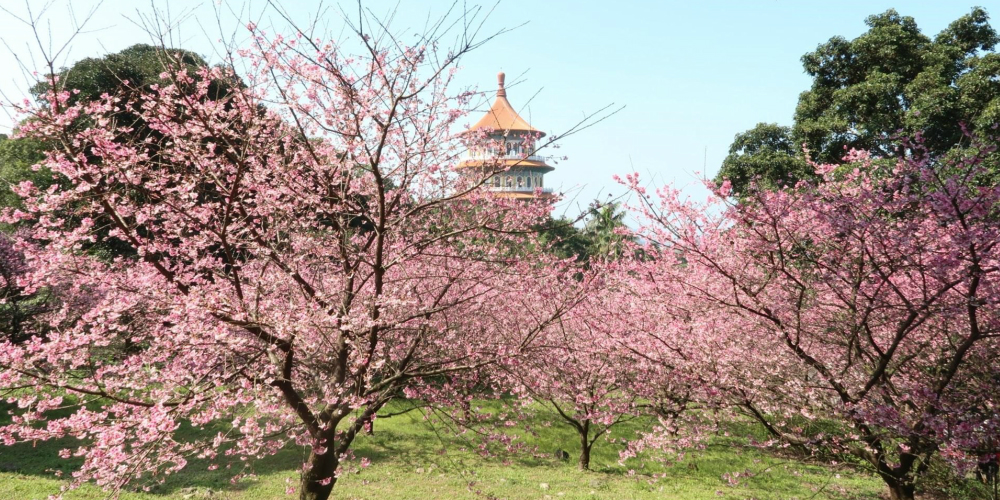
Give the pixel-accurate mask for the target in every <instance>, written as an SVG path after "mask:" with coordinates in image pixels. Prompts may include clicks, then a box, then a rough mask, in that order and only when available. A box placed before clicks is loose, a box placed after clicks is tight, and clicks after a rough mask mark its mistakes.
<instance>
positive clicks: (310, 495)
mask: <svg viewBox="0 0 1000 500" xmlns="http://www.w3.org/2000/svg"><path fill="white" fill-rule="evenodd" d="M337 462H338V457H337V453H336V452H335V451H333V450H332V449H328V450H327V451H326V453H324V454H322V455H317V454H316V452H315V451H313V452H310V453H309V465H310V466H311V467H310V469H309V470H308V471H305V472H303V473H302V480H301V482H300V483H299V488H300V492H299V500H327V499H329V498H330V494H331V493H332V492H333V485H334V484H336V483H337V478H335V477H333V474H334V472H336V470H337V465H339V464H338V463H337ZM326 478H330V482H329V483H328V484H320V483H321V482H322V481H324V480H325V479H326Z"/></svg>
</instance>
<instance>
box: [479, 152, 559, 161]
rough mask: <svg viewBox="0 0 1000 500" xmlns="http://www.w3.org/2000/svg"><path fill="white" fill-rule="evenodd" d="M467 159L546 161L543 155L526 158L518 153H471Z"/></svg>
mask: <svg viewBox="0 0 1000 500" xmlns="http://www.w3.org/2000/svg"><path fill="white" fill-rule="evenodd" d="M465 157H466V159H469V160H483V161H490V160H521V161H537V162H540V163H545V159H546V158H545V157H544V156H541V155H527V156H525V155H522V154H517V153H513V154H506V155H495V154H489V153H472V152H470V153H467V154H466V155H465Z"/></svg>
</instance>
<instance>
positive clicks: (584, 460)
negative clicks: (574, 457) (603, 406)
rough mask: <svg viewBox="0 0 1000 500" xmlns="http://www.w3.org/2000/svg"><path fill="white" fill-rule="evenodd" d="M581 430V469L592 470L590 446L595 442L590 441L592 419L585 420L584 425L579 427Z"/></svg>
mask: <svg viewBox="0 0 1000 500" xmlns="http://www.w3.org/2000/svg"><path fill="white" fill-rule="evenodd" d="M577 430H578V431H580V470H590V448H591V447H592V446H593V445H594V443H592V442H590V439H588V438H589V437H590V420H584V421H583V426H582V427H580V428H579V429H577Z"/></svg>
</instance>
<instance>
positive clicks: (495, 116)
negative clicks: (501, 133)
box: [469, 72, 545, 136]
mask: <svg viewBox="0 0 1000 500" xmlns="http://www.w3.org/2000/svg"><path fill="white" fill-rule="evenodd" d="M503 80H504V74H503V72H501V73H500V74H498V75H497V83H498V84H499V89H497V100H496V101H493V106H491V107H490V110H489V111H487V112H486V116H484V117H483V118H482V119H481V120H479V121H478V122H477V123H476V124H475V125H473V126H472V127H470V128H469V130H476V129H480V128H489V129H495V130H517V131H524V132H533V133H536V134H540V136H544V135H545V132H542V131H541V130H538V129H536V128H534V127H532V126H531V125H530V124H529V123H528V122H527V121H525V120H524V118H521V116H520V115H518V114H517V111H514V107H513V106H511V105H510V101H508V100H507V90H506V89H505V88H504V86H503Z"/></svg>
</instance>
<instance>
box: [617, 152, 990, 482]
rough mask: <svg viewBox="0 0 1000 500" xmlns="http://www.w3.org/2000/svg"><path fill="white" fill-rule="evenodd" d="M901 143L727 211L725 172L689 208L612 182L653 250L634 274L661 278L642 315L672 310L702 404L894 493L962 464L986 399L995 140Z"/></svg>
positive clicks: (986, 410) (979, 430)
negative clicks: (889, 156)
mask: <svg viewBox="0 0 1000 500" xmlns="http://www.w3.org/2000/svg"><path fill="white" fill-rule="evenodd" d="M907 147H908V148H909V150H910V151H914V154H913V155H912V156H910V157H908V158H906V159H904V160H901V161H899V162H898V163H896V164H895V165H890V166H884V164H883V163H881V162H874V163H873V162H872V160H871V159H869V158H868V157H867V156H866V155H864V154H861V153H856V152H852V153H851V154H849V155H848V156H847V157H846V158H845V160H847V161H848V162H855V163H857V164H859V168H857V169H855V170H853V172H850V171H848V172H844V173H841V171H842V170H844V169H841V171H838V173H836V174H835V173H834V169H835V167H834V166H833V165H816V166H815V167H816V169H817V173H818V174H819V175H821V176H824V177H825V182H824V183H822V184H820V185H818V186H816V185H811V184H806V183H800V184H799V185H798V186H796V187H794V188H786V189H782V190H777V191H773V192H768V191H761V192H758V193H754V194H753V195H752V198H751V199H748V200H743V202H741V203H739V204H735V205H734V204H730V203H728V198H727V195H728V194H729V193H728V188H729V186H728V182H724V183H723V184H722V185H721V186H719V187H718V190H717V192H716V193H717V197H715V198H714V199H713V200H710V201H708V202H705V203H699V202H695V201H692V200H690V199H686V198H684V197H682V195H681V194H680V193H679V192H678V191H676V190H672V189H669V188H663V189H660V190H657V192H656V193H655V194H649V193H647V192H646V190H645V189H644V188H643V187H642V186H641V185H640V183H639V179H638V176H636V175H631V176H629V177H628V178H627V179H625V180H624V181H623V182H625V183H626V184H627V185H629V186H631V188H632V189H633V190H634V192H636V193H637V194H638V195H639V196H638V199H639V200H641V202H640V204H639V206H638V207H637V209H638V211H639V212H640V214H641V216H642V217H644V220H645V225H644V227H643V228H642V231H641V233H642V235H643V237H644V238H645V239H646V240H647V241H649V242H651V243H652V242H655V243H656V244H657V245H659V248H665V249H669V251H670V252H669V254H667V253H663V252H661V254H660V255H661V258H660V259H657V260H655V261H653V262H651V263H650V264H651V265H649V266H648V267H647V269H646V270H645V272H646V275H647V276H652V277H655V279H656V280H657V281H658V282H661V283H672V284H673V285H672V286H671V287H667V288H666V289H668V290H670V293H668V294H661V295H659V296H654V297H651V300H650V309H651V310H656V309H658V308H673V309H677V308H678V307H682V308H684V309H686V310H687V311H689V313H690V320H691V321H692V322H693V323H692V324H695V325H698V328H699V330H700V334H701V335H702V336H703V337H704V340H703V341H702V343H703V345H705V346H706V347H707V346H711V348H705V349H699V350H697V351H694V352H696V353H699V356H700V360H699V361H698V362H697V363H695V364H694V365H693V366H695V367H698V368H697V370H698V372H697V374H698V377H699V378H700V379H701V380H704V381H706V382H707V383H710V384H711V387H712V390H713V391H714V393H715V397H717V398H718V400H719V401H721V402H722V403H724V404H726V405H728V406H730V407H732V408H736V409H739V410H741V411H742V412H744V413H745V414H747V415H749V416H751V417H752V418H754V419H756V420H757V421H758V422H759V423H760V424H761V425H762V426H763V427H764V428H766V429H767V431H768V432H769V433H770V434H771V435H772V436H773V439H774V442H775V443H784V444H791V445H795V446H800V447H805V448H807V449H820V450H823V451H824V452H826V453H834V454H839V453H846V454H852V455H854V456H855V457H858V458H860V459H861V460H862V461H863V462H865V463H867V464H869V465H870V466H871V467H872V468H873V470H874V471H875V472H876V473H877V474H878V475H879V476H880V477H881V478H882V479H883V480H884V481H885V483H886V484H887V486H888V488H889V491H890V496H891V498H893V499H900V500H902V499H912V498H913V496H914V491H915V484H916V482H917V481H918V480H919V478H920V477H921V475H922V474H923V473H924V472H925V471H927V468H928V466H929V464H930V461H931V459H932V458H934V457H935V456H941V457H944V458H945V459H947V460H948V461H950V462H951V463H952V464H954V465H956V466H958V467H960V468H961V467H968V466H970V465H971V464H974V463H975V460H976V455H975V453H974V452H973V450H975V449H976V448H977V446H979V445H980V444H981V443H984V442H988V440H989V439H990V438H991V437H992V436H991V434H992V433H994V432H995V430H996V428H997V427H996V424H997V418H998V417H997V412H996V401H997V397H998V396H1000V393H998V389H1000V387H998V385H997V383H996V381H997V380H998V378H1000V368H998V366H997V364H996V362H995V359H996V355H997V352H998V347H1000V346H998V344H997V336H998V334H1000V330H998V327H1000V322H998V320H1000V318H998V315H997V312H998V310H997V301H998V300H1000V294H998V293H1000V280H998V278H1000V277H998V272H1000V267H998V264H1000V262H998V252H997V246H996V245H997V242H998V238H1000V226H998V224H997V222H996V221H997V210H998V208H1000V205H998V202H1000V188H998V187H997V186H995V185H993V184H992V183H988V182H982V180H983V179H986V178H988V177H987V174H988V172H987V171H986V169H985V168H984V166H983V164H984V162H986V161H987V160H990V159H991V158H992V157H993V156H994V155H995V154H996V153H995V147H994V146H990V145H980V147H979V148H977V149H976V150H975V152H974V153H972V154H969V155H967V156H965V157H962V158H953V159H951V160H949V161H947V162H935V163H932V162H930V161H929V160H927V155H921V153H920V151H921V150H920V148H919V145H917V146H914V145H908V146H907ZM668 255H672V256H673V258H666V257H667V256H668ZM640 274H641V273H637V275H640ZM678 292H680V293H678Z"/></svg>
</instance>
